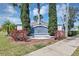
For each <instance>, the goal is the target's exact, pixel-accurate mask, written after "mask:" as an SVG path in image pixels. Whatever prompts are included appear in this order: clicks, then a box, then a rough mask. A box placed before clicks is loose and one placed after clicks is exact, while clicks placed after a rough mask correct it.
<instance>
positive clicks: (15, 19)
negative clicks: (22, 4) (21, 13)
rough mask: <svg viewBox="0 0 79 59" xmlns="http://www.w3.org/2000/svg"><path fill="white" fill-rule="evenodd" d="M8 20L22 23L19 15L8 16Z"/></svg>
mask: <svg viewBox="0 0 79 59" xmlns="http://www.w3.org/2000/svg"><path fill="white" fill-rule="evenodd" d="M8 20H9V21H11V22H12V23H14V24H21V19H20V18H17V17H8Z"/></svg>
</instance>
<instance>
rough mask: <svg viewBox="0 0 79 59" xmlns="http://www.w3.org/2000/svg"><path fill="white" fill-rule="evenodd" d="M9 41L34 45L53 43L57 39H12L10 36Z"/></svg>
mask: <svg viewBox="0 0 79 59" xmlns="http://www.w3.org/2000/svg"><path fill="white" fill-rule="evenodd" d="M10 41H11V42H12V43H14V44H23V45H35V44H45V45H48V44H52V43H55V42H57V41H59V40H55V39H54V38H52V39H30V40H29V41H26V42H25V41H14V40H12V38H10Z"/></svg>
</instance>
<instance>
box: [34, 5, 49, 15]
mask: <svg viewBox="0 0 79 59" xmlns="http://www.w3.org/2000/svg"><path fill="white" fill-rule="evenodd" d="M46 13H48V5H44V6H42V7H41V8H40V14H42V15H44V14H46ZM33 15H34V16H35V15H38V8H34V10H33Z"/></svg>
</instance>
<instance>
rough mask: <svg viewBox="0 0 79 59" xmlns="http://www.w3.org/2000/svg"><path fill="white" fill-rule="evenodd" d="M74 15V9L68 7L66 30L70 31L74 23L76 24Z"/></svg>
mask: <svg viewBox="0 0 79 59" xmlns="http://www.w3.org/2000/svg"><path fill="white" fill-rule="evenodd" d="M76 13H77V11H76V10H75V8H74V7H69V21H68V30H69V31H70V30H71V29H72V28H73V27H74V22H76Z"/></svg>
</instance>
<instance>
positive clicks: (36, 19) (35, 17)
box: [34, 15, 43, 22]
mask: <svg viewBox="0 0 79 59" xmlns="http://www.w3.org/2000/svg"><path fill="white" fill-rule="evenodd" d="M41 19H43V16H42V15H40V22H41V21H42V20H41ZM34 21H35V22H37V21H38V16H34Z"/></svg>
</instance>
